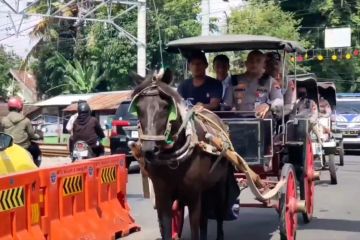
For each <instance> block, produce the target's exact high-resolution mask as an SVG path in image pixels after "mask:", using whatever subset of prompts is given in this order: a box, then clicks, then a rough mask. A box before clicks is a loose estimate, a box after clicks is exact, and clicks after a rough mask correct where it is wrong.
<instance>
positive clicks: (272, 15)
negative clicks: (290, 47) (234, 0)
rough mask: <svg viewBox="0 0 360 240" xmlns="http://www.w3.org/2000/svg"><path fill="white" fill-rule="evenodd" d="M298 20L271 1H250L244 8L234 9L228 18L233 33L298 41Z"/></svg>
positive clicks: (230, 30)
mask: <svg viewBox="0 0 360 240" xmlns="http://www.w3.org/2000/svg"><path fill="white" fill-rule="evenodd" d="M299 27H300V21H299V20H296V19H295V18H294V14H292V13H288V12H284V11H283V10H282V9H281V8H280V6H279V5H278V4H276V3H274V2H273V1H270V2H262V1H250V2H249V6H248V7H246V8H240V9H235V10H233V11H232V12H231V16H230V19H229V32H230V33H234V34H253V35H268V36H274V37H279V38H282V39H288V40H294V41H299V40H301V39H300V33H299Z"/></svg>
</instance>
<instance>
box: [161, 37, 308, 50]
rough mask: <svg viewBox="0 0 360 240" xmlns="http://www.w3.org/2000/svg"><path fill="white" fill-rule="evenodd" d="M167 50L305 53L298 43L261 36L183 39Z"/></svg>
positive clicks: (172, 43) (174, 42)
mask: <svg viewBox="0 0 360 240" xmlns="http://www.w3.org/2000/svg"><path fill="white" fill-rule="evenodd" d="M166 50H167V51H168V52H173V53H184V52H189V51H196V50H197V51H204V52H225V51H241V50H284V51H286V52H298V53H302V52H304V51H305V49H304V48H303V47H301V45H300V44H299V43H297V42H294V41H289V40H283V39H280V38H276V37H270V36H261V35H217V36H199V37H190V38H183V39H179V40H175V41H171V42H169V43H168V44H167V48H166Z"/></svg>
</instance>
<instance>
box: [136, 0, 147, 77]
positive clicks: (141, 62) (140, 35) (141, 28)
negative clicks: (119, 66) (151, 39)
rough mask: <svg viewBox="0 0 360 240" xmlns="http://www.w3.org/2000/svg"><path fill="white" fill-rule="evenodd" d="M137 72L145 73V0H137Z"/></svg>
mask: <svg viewBox="0 0 360 240" xmlns="http://www.w3.org/2000/svg"><path fill="white" fill-rule="evenodd" d="M138 2H139V5H138V27H137V39H138V43H137V48H138V50H137V73H138V74H139V75H140V76H143V77H145V75H146V0H138Z"/></svg>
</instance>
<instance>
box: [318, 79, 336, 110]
mask: <svg viewBox="0 0 360 240" xmlns="http://www.w3.org/2000/svg"><path fill="white" fill-rule="evenodd" d="M318 91H319V94H320V97H323V98H325V99H326V100H327V101H328V102H329V104H330V106H331V109H333V110H334V108H335V107H336V87H335V83H333V82H318Z"/></svg>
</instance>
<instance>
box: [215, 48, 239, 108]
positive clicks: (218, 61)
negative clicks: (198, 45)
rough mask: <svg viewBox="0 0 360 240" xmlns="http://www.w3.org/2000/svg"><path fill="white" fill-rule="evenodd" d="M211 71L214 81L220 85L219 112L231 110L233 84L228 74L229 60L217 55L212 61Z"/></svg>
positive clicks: (224, 56) (222, 55)
mask: <svg viewBox="0 0 360 240" xmlns="http://www.w3.org/2000/svg"><path fill="white" fill-rule="evenodd" d="M213 69H214V71H215V74H216V80H218V81H220V82H221V84H222V95H221V110H231V109H232V107H233V100H234V85H235V84H234V83H233V81H232V78H231V75H230V74H229V69H230V60H229V58H228V57H227V56H226V55H224V54H220V55H217V56H216V57H215V58H214V60H213Z"/></svg>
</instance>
